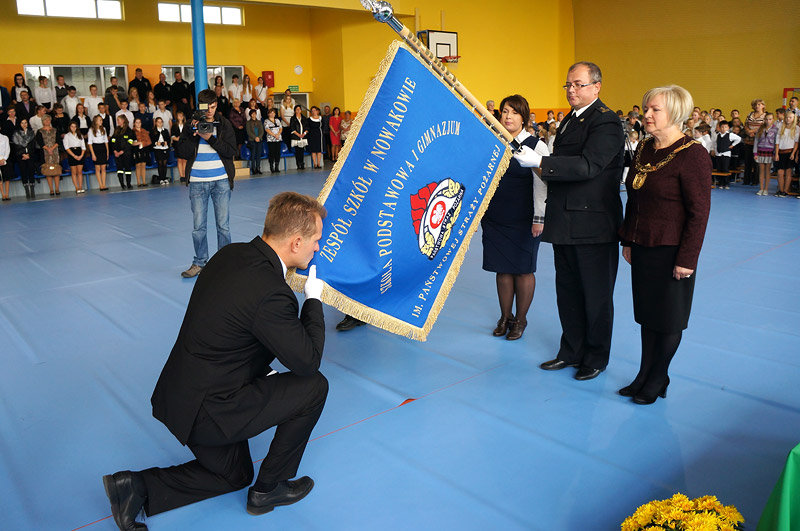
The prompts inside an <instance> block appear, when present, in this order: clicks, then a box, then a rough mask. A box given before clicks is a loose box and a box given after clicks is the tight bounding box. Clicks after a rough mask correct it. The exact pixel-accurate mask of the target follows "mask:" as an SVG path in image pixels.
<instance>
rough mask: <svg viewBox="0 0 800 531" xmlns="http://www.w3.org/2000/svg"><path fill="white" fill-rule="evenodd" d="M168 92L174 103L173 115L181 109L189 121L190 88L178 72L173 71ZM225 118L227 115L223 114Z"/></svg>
mask: <svg viewBox="0 0 800 531" xmlns="http://www.w3.org/2000/svg"><path fill="white" fill-rule="evenodd" d="M170 93H171V96H172V103H174V104H175V112H174V115H177V114H178V111H183V115H184V116H186V121H187V122H188V121H189V118H190V115H189V102H190V101H191V99H192V95H191V89H190V88H189V83H187V82H186V81H184V79H183V75H182V74H181V73H180V72H175V82H174V83H173V84H172V87H171V88H170ZM225 117H226V118H227V115H225Z"/></svg>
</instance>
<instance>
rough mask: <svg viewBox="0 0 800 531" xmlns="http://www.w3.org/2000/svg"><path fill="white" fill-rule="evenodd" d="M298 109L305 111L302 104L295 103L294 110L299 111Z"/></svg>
mask: <svg viewBox="0 0 800 531" xmlns="http://www.w3.org/2000/svg"><path fill="white" fill-rule="evenodd" d="M297 109H300V112H302V111H303V106H302V105H295V106H294V111H295V112H297Z"/></svg>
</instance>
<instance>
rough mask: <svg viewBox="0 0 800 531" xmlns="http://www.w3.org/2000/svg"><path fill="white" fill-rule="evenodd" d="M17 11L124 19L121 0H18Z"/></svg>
mask: <svg viewBox="0 0 800 531" xmlns="http://www.w3.org/2000/svg"><path fill="white" fill-rule="evenodd" d="M17 13H19V14H20V15H37V16H45V17H76V18H104V19H114V20H122V2H121V1H120V0H17Z"/></svg>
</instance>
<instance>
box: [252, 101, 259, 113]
mask: <svg viewBox="0 0 800 531" xmlns="http://www.w3.org/2000/svg"><path fill="white" fill-rule="evenodd" d="M251 101H252V100H251ZM256 114H258V111H257V110H256V109H250V116H255V115H256Z"/></svg>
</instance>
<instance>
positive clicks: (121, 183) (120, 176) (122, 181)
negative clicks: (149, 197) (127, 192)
mask: <svg viewBox="0 0 800 531" xmlns="http://www.w3.org/2000/svg"><path fill="white" fill-rule="evenodd" d="M117 179H119V187H120V188H122V189H123V190H124V189H125V174H124V173H122V172H121V171H118V172H117Z"/></svg>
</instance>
